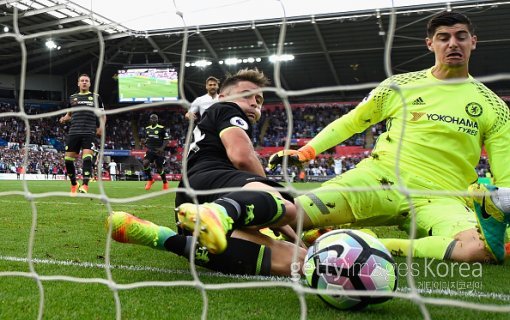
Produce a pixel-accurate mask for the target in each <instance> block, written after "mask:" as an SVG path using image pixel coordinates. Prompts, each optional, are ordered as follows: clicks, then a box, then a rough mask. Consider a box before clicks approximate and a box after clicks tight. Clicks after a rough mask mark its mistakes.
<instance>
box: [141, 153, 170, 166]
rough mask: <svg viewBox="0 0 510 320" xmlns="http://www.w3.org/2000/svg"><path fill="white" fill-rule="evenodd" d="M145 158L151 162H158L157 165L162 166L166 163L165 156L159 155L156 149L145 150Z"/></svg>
mask: <svg viewBox="0 0 510 320" xmlns="http://www.w3.org/2000/svg"><path fill="white" fill-rule="evenodd" d="M143 158H144V159H147V160H148V161H149V163H153V162H154V163H156V166H158V167H162V166H163V165H164V164H165V157H164V156H160V155H158V153H157V152H156V151H153V150H147V152H145V156H143Z"/></svg>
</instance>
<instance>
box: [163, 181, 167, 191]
mask: <svg viewBox="0 0 510 320" xmlns="http://www.w3.org/2000/svg"><path fill="white" fill-rule="evenodd" d="M163 190H168V181H167V182H164V183H163Z"/></svg>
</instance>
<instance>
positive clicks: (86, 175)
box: [82, 154, 92, 185]
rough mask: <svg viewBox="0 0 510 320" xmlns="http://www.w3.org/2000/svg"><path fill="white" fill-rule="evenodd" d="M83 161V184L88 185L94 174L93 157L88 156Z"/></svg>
mask: <svg viewBox="0 0 510 320" xmlns="http://www.w3.org/2000/svg"><path fill="white" fill-rule="evenodd" d="M82 160H83V184H84V185H88V184H89V180H90V176H91V174H92V155H91V154H86V155H84V156H83V158H82Z"/></svg>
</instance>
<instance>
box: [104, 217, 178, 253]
mask: <svg viewBox="0 0 510 320" xmlns="http://www.w3.org/2000/svg"><path fill="white" fill-rule="evenodd" d="M110 225H111V226H112V229H111V230H112V234H111V235H112V239H113V240H115V241H118V242H123V243H132V244H140V245H144V246H148V247H152V248H156V249H161V250H166V248H165V245H164V244H165V241H166V240H168V238H170V237H173V236H175V235H176V233H175V232H174V231H173V230H172V229H170V228H167V227H163V226H158V225H156V224H154V223H152V222H150V221H147V220H143V219H140V218H138V217H136V216H134V215H131V214H129V213H127V212H122V211H114V212H113V213H112V214H111V215H110V216H109V217H108V219H107V221H106V227H107V228H109V227H110Z"/></svg>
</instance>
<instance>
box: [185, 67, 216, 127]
mask: <svg viewBox="0 0 510 320" xmlns="http://www.w3.org/2000/svg"><path fill="white" fill-rule="evenodd" d="M219 87H220V80H219V79H217V78H215V77H213V76H209V77H208V78H207V80H205V89H206V90H207V93H206V94H204V95H203V96H200V97H198V98H196V99H195V100H194V101H193V102H192V103H191V107H190V108H189V110H188V112H187V113H186V115H185V117H186V119H187V120H189V119H190V118H191V119H193V120H195V119H196V118H197V113H200V117H202V116H203V114H204V112H205V110H207V108H209V107H210V106H211V105H213V104H214V103H216V102H218V89H219Z"/></svg>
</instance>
